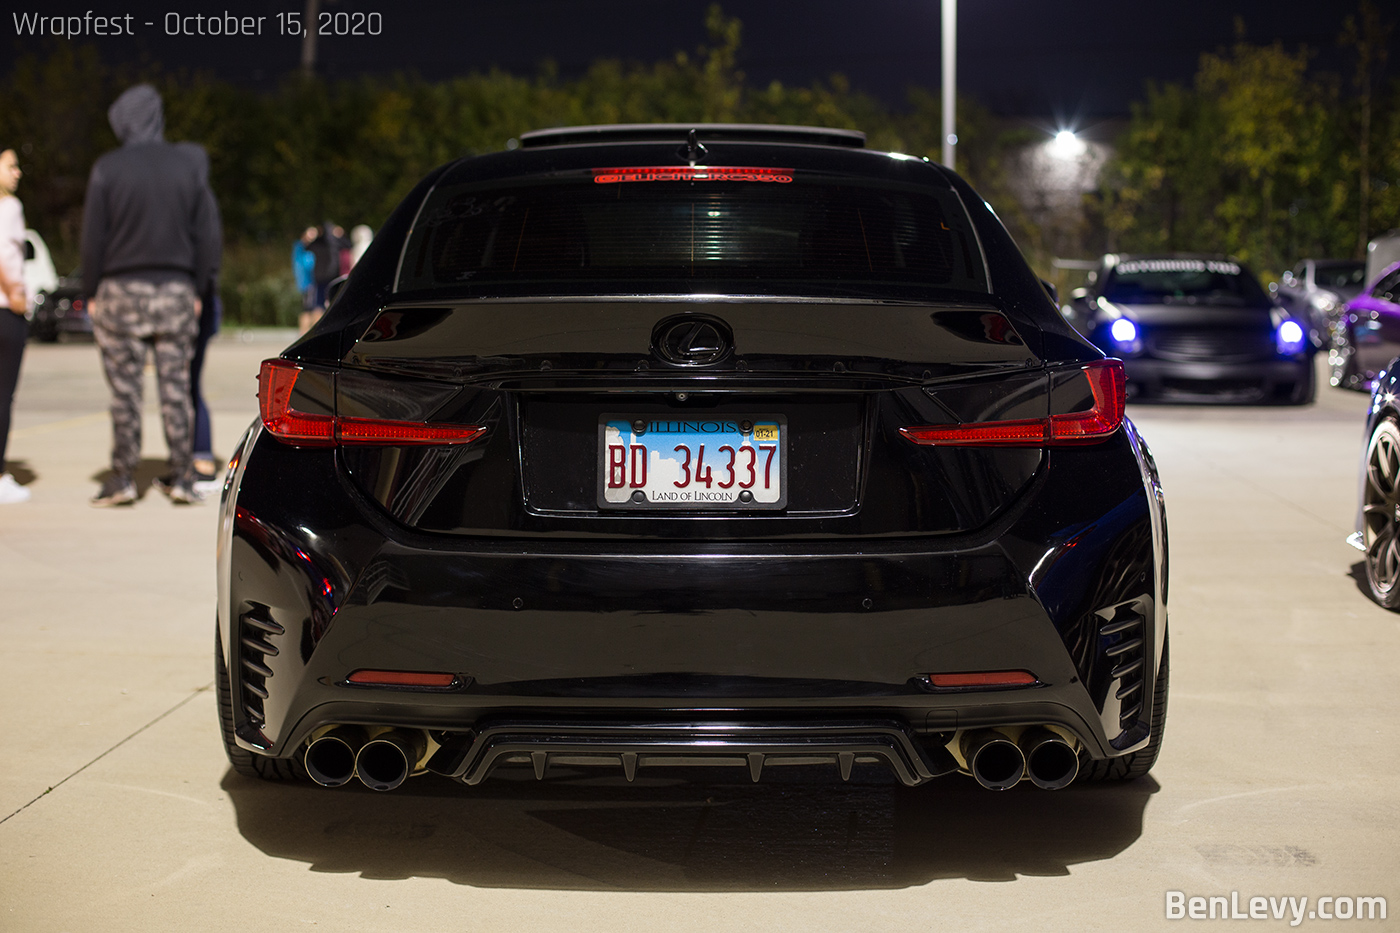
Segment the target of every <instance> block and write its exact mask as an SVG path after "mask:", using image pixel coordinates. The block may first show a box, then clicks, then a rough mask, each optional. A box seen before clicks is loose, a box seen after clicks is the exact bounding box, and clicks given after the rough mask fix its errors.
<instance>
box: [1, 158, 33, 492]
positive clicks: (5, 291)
mask: <svg viewBox="0 0 1400 933" xmlns="http://www.w3.org/2000/svg"><path fill="white" fill-rule="evenodd" d="M20 174H21V172H20V170H19V158H18V157H17V156H16V155H15V151H14V150H13V149H6V150H4V151H3V152H0V505H9V504H11V503H14V502H24V501H26V500H27V499H28V498H29V490H28V489H25V488H24V487H23V486H21V485H20V484H19V483H17V482H15V478H14V477H13V476H11V475H10V474H9V473H6V472H5V443H6V441H8V440H9V437H10V407H11V403H12V402H13V401H14V397H15V386H16V385H17V384H18V383H19V364H20V359H21V357H23V356H24V341H25V340H26V339H27V338H28V336H29V322H28V321H27V320H26V319H25V312H26V311H28V310H29V296H28V295H27V294H26V293H25V290H24V207H23V206H22V205H21V204H20V203H19V198H17V197H15V189H16V188H18V187H19V177H20Z"/></svg>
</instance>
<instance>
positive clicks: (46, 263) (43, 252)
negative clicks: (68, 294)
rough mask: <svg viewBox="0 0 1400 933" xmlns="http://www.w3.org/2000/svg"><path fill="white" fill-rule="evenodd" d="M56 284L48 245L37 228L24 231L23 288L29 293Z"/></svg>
mask: <svg viewBox="0 0 1400 933" xmlns="http://www.w3.org/2000/svg"><path fill="white" fill-rule="evenodd" d="M57 285H58V273H57V272H56V271H55V270H54V266H53V257H51V256H50V255H49V246H48V244H47V243H45V242H44V238H43V237H42V236H40V235H39V231H38V230H33V229H29V230H25V231H24V289H25V291H27V292H28V293H29V294H30V295H37V294H39V293H40V292H46V291H49V290H50V289H53V288H55V287H56V286H57Z"/></svg>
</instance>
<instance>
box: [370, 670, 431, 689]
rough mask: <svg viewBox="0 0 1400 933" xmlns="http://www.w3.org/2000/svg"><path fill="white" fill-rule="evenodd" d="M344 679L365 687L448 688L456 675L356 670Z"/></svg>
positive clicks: (429, 672)
mask: <svg viewBox="0 0 1400 933" xmlns="http://www.w3.org/2000/svg"><path fill="white" fill-rule="evenodd" d="M345 679H346V681H347V682H349V683H352V684H360V685H361V686H366V687H450V686H452V685H453V684H454V683H456V682H457V675H456V674H442V673H437V672H435V671H370V670H358V671H356V672H355V673H353V674H351V675H350V676H349V677H347V678H345Z"/></svg>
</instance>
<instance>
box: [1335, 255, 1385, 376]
mask: <svg viewBox="0 0 1400 933" xmlns="http://www.w3.org/2000/svg"><path fill="white" fill-rule="evenodd" d="M1396 353H1400V262H1397V263H1395V264H1393V265H1391V266H1388V267H1387V268H1385V269H1383V270H1381V273H1380V275H1379V276H1378V277H1377V278H1376V280H1375V281H1374V282H1372V283H1371V284H1370V285H1369V286H1367V287H1366V288H1365V289H1364V290H1362V292H1361V293H1360V294H1358V295H1357V296H1356V297H1355V298H1353V299H1352V300H1351V301H1349V302H1347V306H1346V308H1345V309H1344V310H1343V312H1342V314H1341V316H1340V317H1339V318H1338V321H1337V326H1336V328H1335V330H1334V332H1333V337H1332V348H1331V349H1330V350H1328V351H1327V364H1328V371H1329V374H1330V377H1329V378H1330V380H1331V382H1332V385H1334V386H1339V387H1341V388H1343V389H1358V390H1361V391H1365V390H1367V389H1369V388H1370V387H1371V385H1372V383H1373V382H1374V381H1375V379H1376V377H1377V375H1379V374H1380V373H1381V372H1382V371H1383V370H1385V369H1386V368H1387V366H1388V365H1389V364H1390V360H1391V358H1392V357H1394V356H1395V355H1396Z"/></svg>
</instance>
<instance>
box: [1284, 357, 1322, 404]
mask: <svg viewBox="0 0 1400 933" xmlns="http://www.w3.org/2000/svg"><path fill="white" fill-rule="evenodd" d="M1289 401H1290V402H1291V403H1292V404H1294V405H1311V404H1312V403H1313V402H1315V401H1317V370H1316V369H1315V368H1314V367H1313V358H1312V356H1309V357H1308V365H1307V367H1306V368H1305V369H1304V371H1303V378H1302V379H1301V380H1299V382H1298V384H1297V386H1296V387H1295V388H1294V389H1293V395H1292V397H1291V398H1289Z"/></svg>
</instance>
